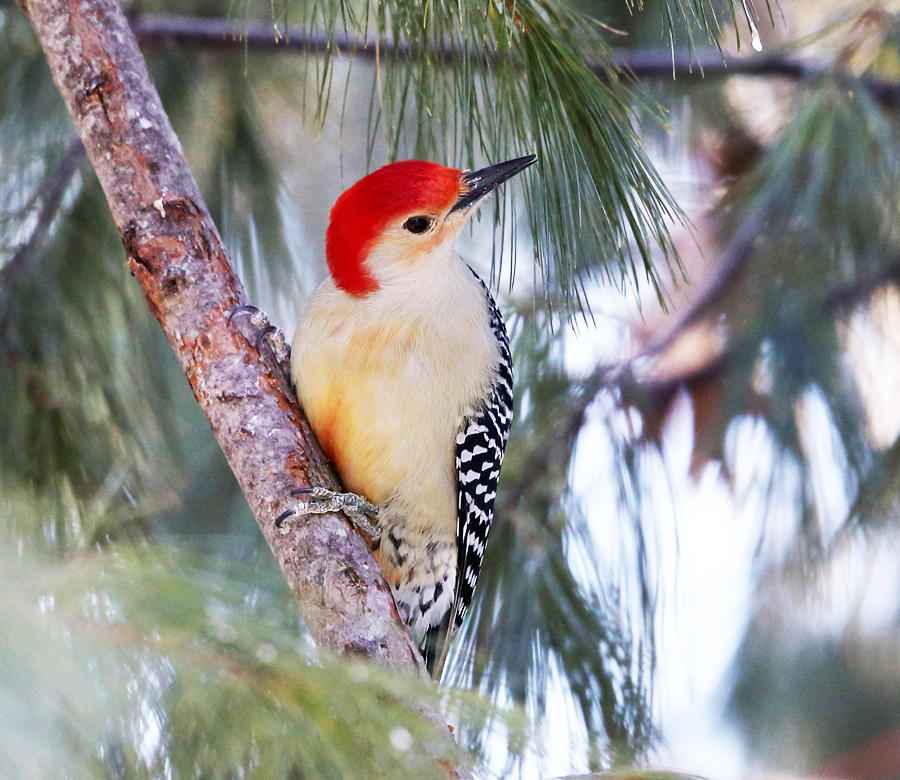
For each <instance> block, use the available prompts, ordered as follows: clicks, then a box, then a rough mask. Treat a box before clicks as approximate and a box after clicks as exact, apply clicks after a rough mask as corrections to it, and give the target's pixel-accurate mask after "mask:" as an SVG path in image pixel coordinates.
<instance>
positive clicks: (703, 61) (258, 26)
mask: <svg viewBox="0 0 900 780" xmlns="http://www.w3.org/2000/svg"><path fill="white" fill-rule="evenodd" d="M131 26H132V29H133V30H134V34H135V35H136V36H137V38H138V39H139V40H140V41H141V42H142V43H143V44H145V45H157V46H158V45H161V44H165V43H178V44H180V45H182V46H191V47H201V48H216V49H245V50H246V49H253V50H255V51H285V52H303V53H321V52H325V51H331V52H333V53H335V54H340V53H342V52H352V53H353V55H354V56H357V57H368V58H372V59H374V57H375V55H376V49H378V50H379V51H380V53H381V54H382V55H384V54H385V53H389V54H411V53H413V51H414V50H413V49H412V47H410V46H409V44H407V43H405V42H402V41H401V42H393V41H390V40H387V41H380V42H378V45H377V47H376V41H375V38H374V37H372V38H368V37H357V38H352V37H348V36H346V35H341V34H340V33H337V32H335V33H334V35H333V36H331V37H329V36H327V35H325V33H322V32H310V31H309V30H305V29H302V28H289V29H286V30H282V29H278V28H277V27H276V26H275V25H274V24H273V23H272V22H261V21H243V22H242V21H236V20H232V19H220V18H200V17H193V16H179V15H170V14H137V15H135V16H134V17H132V19H131ZM428 55H429V57H430V58H431V59H432V60H434V59H438V60H445V61H447V60H452V59H455V58H457V57H458V56H460V54H459V52H457V51H455V50H454V49H453V48H452V47H451V46H449V45H446V46H442V47H440V48H429V49H428ZM585 59H586V61H587V62H588V64H589V65H590V66H591V67H592V68H593V69H594V70H595V71H597V72H598V73H601V74H602V75H606V72H605V69H604V67H603V66H601V65H600V64H598V63H596V62H595V61H593V60H592V59H591V58H589V57H586V58H585ZM612 65H613V66H614V67H616V68H619V69H621V70H623V71H627V72H629V73H631V74H633V75H634V76H636V77H637V78H665V79H676V80H682V81H688V82H693V81H700V80H704V79H712V78H725V77H728V76H762V77H784V78H789V79H793V80H817V79H821V78H827V77H837V78H847V77H848V75H849V74H848V73H847V72H845V71H842V70H840V69H837V68H835V67H834V66H833V65H832V64H831V63H828V62H821V61H817V60H812V59H802V58H799V57H795V56H792V55H790V54H787V53H786V52H777V53H773V54H766V55H751V56H743V57H734V58H731V59H726V58H725V56H724V55H723V54H722V53H721V52H720V51H719V50H718V49H715V48H713V47H709V48H707V49H691V50H686V49H676V50H674V51H673V50H672V49H670V48H668V47H659V48H649V49H626V48H615V49H613V50H612ZM858 82H859V83H860V84H862V85H863V86H864V87H865V88H866V89H868V90H869V92H871V93H872V95H873V96H874V97H875V98H876V99H877V100H879V101H880V102H881V103H882V104H883V105H885V106H890V107H893V106H895V105H897V104H898V103H900V83H898V82H895V81H889V80H887V79H882V78H878V77H875V76H862V77H860V78H859V79H858Z"/></svg>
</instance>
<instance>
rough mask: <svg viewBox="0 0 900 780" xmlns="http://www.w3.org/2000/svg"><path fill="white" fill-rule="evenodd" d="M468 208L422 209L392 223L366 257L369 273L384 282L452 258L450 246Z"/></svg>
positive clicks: (451, 246)
mask: <svg viewBox="0 0 900 780" xmlns="http://www.w3.org/2000/svg"><path fill="white" fill-rule="evenodd" d="M470 211H471V210H470V209H460V210H458V211H452V212H451V211H450V210H449V209H447V211H445V212H443V213H434V212H427V211H421V212H414V213H410V214H406V215H404V216H402V217H400V218H399V219H397V220H395V221H393V222H391V223H390V224H389V225H388V226H387V228H385V230H384V231H383V232H382V234H381V237H380V238H379V239H378V242H377V243H376V244H375V246H373V247H372V249H371V250H370V252H369V255H368V257H367V258H366V266H367V267H368V269H369V272H370V273H371V274H372V275H373V276H374V277H375V278H376V280H378V281H379V282H384V281H388V280H390V279H392V278H396V277H398V276H405V275H406V274H408V273H410V272H412V271H414V270H416V269H419V268H424V267H426V266H434V265H435V264H440V263H445V262H447V261H448V260H449V259H451V258H452V257H453V246H454V245H455V244H456V239H457V238H458V237H459V234H460V233H461V232H462V229H463V226H464V225H465V224H466V217H467V216H468V215H469V213H470Z"/></svg>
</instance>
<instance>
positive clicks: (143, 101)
mask: <svg viewBox="0 0 900 780" xmlns="http://www.w3.org/2000/svg"><path fill="white" fill-rule="evenodd" d="M22 5H23V8H24V10H25V12H26V13H27V14H28V16H29V17H30V19H31V22H32V25H33V26H34V29H35V32H36V33H37V36H38V38H39V39H40V43H41V46H42V47H43V49H44V53H45V55H46V58H47V62H48V63H49V65H50V70H51V72H52V75H53V79H54V81H55V83H56V85H57V88H58V89H59V91H60V93H61V94H62V96H63V99H64V100H65V102H66V106H67V108H68V110H69V113H70V115H71V117H72V119H73V121H74V123H75V126H76V128H77V129H78V132H79V134H80V136H81V141H82V142H83V144H84V148H85V150H86V151H87V153H88V156H89V158H90V160H91V163H92V164H93V166H94V169H95V171H96V172H97V175H98V177H99V179H100V182H101V184H102V186H103V190H104V193H105V194H106V198H107V201H108V203H109V207H110V210H111V211H112V214H113V218H114V219H115V223H116V227H117V228H118V230H119V233H120V235H121V237H122V241H123V243H124V244H125V250H126V253H127V256H128V265H129V268H130V270H131V272H132V274H133V275H134V276H136V277H137V279H138V281H139V282H140V284H141V287H142V288H143V290H144V294H145V295H146V298H147V303H148V306H149V308H150V311H151V312H152V313H153V315H154V316H155V317H156V318H157V320H158V321H159V323H160V325H161V326H162V328H163V330H164V331H165V333H166V336H167V337H168V339H169V342H170V343H171V345H172V348H173V349H174V351H175V353H176V355H177V356H178V359H179V361H180V363H181V366H182V368H183V369H184V372H185V375H186V376H187V379H188V382H189V383H190V385H191V388H192V390H193V392H194V396H195V397H196V398H197V401H198V402H199V403H200V405H201V407H202V408H203V411H204V413H205V414H206V416H207V418H208V419H209V422H210V425H211V427H212V430H213V433H214V435H215V437H216V439H217V441H218V442H219V445H220V446H221V447H222V450H223V451H224V453H225V456H226V458H227V459H228V463H229V465H230V466H231V468H232V470H233V471H234V474H235V476H236V478H237V480H238V483H239V484H240V486H241V489H242V490H243V492H244V495H245V496H246V498H247V501H248V502H249V504H250V507H251V509H252V510H253V514H254V515H255V516H256V519H257V521H258V522H259V526H260V529H261V530H262V532H263V535H264V536H265V538H266V540H267V542H268V543H269V546H270V547H271V548H272V551H273V553H274V554H275V557H276V559H277V560H278V563H279V565H280V566H281V569H282V571H283V572H284V576H285V577H286V579H287V581H288V583H289V585H290V587H291V590H292V592H293V594H294V596H295V598H296V600H297V602H298V604H299V606H300V610H301V612H302V614H303V617H304V619H305V621H306V623H307V625H308V626H309V629H310V631H311V632H312V634H313V636H314V637H315V639H316V641H317V642H319V643H320V644H321V645H323V646H325V647H328V648H331V649H333V650H335V651H337V652H339V653H344V652H346V653H356V654H362V655H364V656H367V657H369V658H372V659H376V660H378V661H380V662H383V663H386V664H389V665H392V666H395V667H398V668H404V669H409V670H415V671H416V672H418V673H420V674H424V672H423V669H424V667H423V665H422V659H421V656H420V655H419V652H418V650H417V649H416V647H415V646H414V645H413V643H412V640H411V638H410V636H409V633H408V631H407V630H406V628H405V627H404V626H403V624H402V623H401V622H400V620H399V618H398V616H397V611H396V608H395V606H394V602H393V599H392V597H391V592H390V589H389V588H388V586H387V584H386V583H385V581H384V578H383V577H382V575H381V571H380V569H379V567H378V565H377V564H376V563H375V560H374V559H373V558H372V556H371V553H370V552H369V550H368V549H367V547H366V545H365V543H364V542H363V540H362V538H361V537H360V536H359V535H358V534H356V533H351V532H349V527H348V523H347V522H346V521H345V520H344V519H343V518H342V517H340V516H338V515H322V516H316V517H313V518H312V519H310V520H309V521H308V522H304V523H299V524H293V525H292V526H291V527H290V529H289V530H288V532H287V533H280V532H279V531H278V530H277V529H276V528H275V518H276V517H278V515H279V514H280V513H281V512H282V511H284V509H285V508H287V507H288V506H289V505H290V504H291V503H292V502H291V498H290V491H291V489H293V488H296V487H299V486H307V485H311V484H313V485H325V486H328V487H336V486H337V481H336V479H335V477H334V475H333V474H332V472H331V471H330V470H329V467H328V465H327V463H326V461H325V459H324V457H323V456H322V453H321V451H320V449H319V447H318V445H317V444H316V442H315V440H314V437H313V435H312V433H311V431H310V429H309V426H308V424H307V423H306V421H305V419H304V417H303V416H302V414H301V413H300V411H299V409H298V408H297V405H296V400H295V399H294V397H293V394H292V391H291V388H290V387H289V386H288V383H287V382H286V381H285V380H284V378H283V377H281V376H278V375H277V373H278V372H273V371H270V370H268V369H267V368H266V366H265V365H264V364H263V363H262V362H261V361H260V359H259V355H258V353H257V351H256V349H255V348H254V347H253V345H251V344H249V343H248V342H247V340H246V339H244V338H243V337H242V336H241V335H239V334H238V333H236V332H235V330H234V329H233V328H232V327H230V326H229V323H228V319H227V318H228V314H229V312H230V311H231V310H232V309H234V307H235V306H238V305H242V304H245V303H247V296H246V294H245V292H244V289H243V287H242V285H241V283H240V280H239V279H238V278H237V277H236V276H235V275H234V273H233V271H232V270H231V267H230V266H229V264H228V260H227V258H226V256H225V251H224V248H223V246H222V241H221V238H220V236H219V234H218V231H217V230H216V227H215V225H214V224H213V222H212V219H211V218H210V216H209V213H208V212H207V209H206V206H205V204H204V202H203V198H202V196H201V194H200V192H199V190H198V188H197V184H196V182H195V181H194V179H193V177H192V176H191V173H190V171H189V169H188V165H187V162H186V161H185V159H184V156H183V153H182V150H181V146H180V144H179V142H178V139H177V138H176V136H175V134H174V132H173V130H172V128H171V125H170V124H169V121H168V118H167V116H166V114H165V112H164V111H163V108H162V105H161V103H160V100H159V96H158V95H157V93H156V90H155V89H154V87H153V85H152V83H151V81H150V78H149V76H148V75H147V70H146V66H145V63H144V59H143V57H142V56H141V53H140V51H139V50H138V48H137V43H136V41H135V39H134V36H133V35H132V33H131V30H130V29H129V26H128V22H127V20H126V18H125V16H124V15H123V13H122V11H121V9H120V8H119V5H118V3H117V2H116V0H80V1H79V2H71V1H68V2H67V1H66V0H23V2H22ZM429 717H430V718H431V719H433V720H436V721H439V720H440V717H439V716H435V714H434V713H431V714H430V715H429Z"/></svg>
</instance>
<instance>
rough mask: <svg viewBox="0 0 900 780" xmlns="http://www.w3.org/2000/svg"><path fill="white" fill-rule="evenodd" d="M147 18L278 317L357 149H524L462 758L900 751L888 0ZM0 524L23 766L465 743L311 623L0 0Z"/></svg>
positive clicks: (463, 661)
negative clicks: (499, 456)
mask: <svg viewBox="0 0 900 780" xmlns="http://www.w3.org/2000/svg"><path fill="white" fill-rule="evenodd" d="M128 11H129V13H130V14H131V15H132V18H133V20H134V26H135V29H136V30H137V31H138V33H139V37H140V39H141V41H142V43H143V48H144V51H145V55H146V57H147V60H148V64H149V67H150V71H151V73H152V75H153V78H154V81H155V83H156V85H157V88H158V89H159V92H160V94H161V96H162V99H163V103H164V105H165V107H166V109H167V111H168V114H169V117H170V119H171V121H172V123H173V125H174V127H175V130H176V132H177V133H178V135H179V137H180V139H181V141H182V144H183V145H184V148H185V152H186V154H187V157H188V160H189V162H190V164H191V166H192V168H193V171H194V174H195V176H196V177H197V179H198V181H199V182H200V185H201V189H202V191H203V193H204V196H205V198H206V200H207V204H208V206H209V208H210V210H211V213H212V214H213V217H214V219H215V221H216V224H217V225H218V227H219V229H220V230H221V231H222V234H223V237H224V239H225V243H226V246H227V248H228V251H229V253H230V256H231V258H232V261H233V263H234V265H235V267H236V269H237V270H238V272H239V275H240V276H241V278H242V280H243V282H244V284H245V285H246V287H247V289H248V292H249V293H250V297H251V299H252V300H253V301H254V302H255V303H257V304H258V305H259V306H260V307H261V308H263V309H264V310H266V311H267V312H268V313H269V314H270V316H271V318H272V320H273V321H274V322H275V323H276V324H278V325H280V326H281V327H282V328H284V330H285V331H286V332H287V333H288V334H290V333H291V331H292V329H293V327H294V324H295V323H296V321H297V319H298V318H299V315H300V313H301V312H302V310H303V306H304V302H305V300H306V298H307V297H308V295H309V294H310V292H311V291H312V290H313V289H314V288H315V286H316V285H317V284H318V282H319V281H320V280H321V279H322V278H323V277H324V275H325V273H326V271H325V265H324V250H323V240H322V237H323V235H324V230H325V226H326V223H327V215H328V210H329V208H330V206H331V204H332V203H333V202H334V199H335V198H336V197H337V196H338V195H339V194H340V192H341V191H342V190H343V189H344V188H346V187H347V186H349V185H350V184H352V183H353V182H354V181H355V180H356V179H358V178H360V177H361V176H362V175H364V174H365V173H366V172H367V171H369V170H371V169H373V168H374V167H378V166H379V165H381V164H383V163H385V162H387V161H389V160H393V159H404V158H407V157H413V156H414V157H421V158H427V159H432V160H435V161H439V162H443V163H447V164H451V165H455V166H457V167H474V166H477V165H481V164H486V163H489V162H498V161H500V160H502V159H507V158H509V157H513V156H516V155H517V154H520V153H528V152H532V151H536V152H538V153H539V155H540V161H539V164H538V165H537V166H535V167H534V168H532V169H530V170H529V172H528V173H527V174H526V175H524V176H522V177H519V178H520V179H521V181H516V182H514V183H513V184H512V186H510V187H508V188H507V190H506V191H505V192H504V193H503V194H502V195H501V196H500V198H499V199H498V200H497V201H496V203H494V204H489V205H488V206H486V207H485V208H484V209H483V210H482V215H481V219H480V221H479V222H478V223H477V224H476V225H474V226H473V229H472V230H471V231H470V232H469V233H467V234H466V235H465V236H464V238H463V239H462V241H461V244H460V253H461V255H462V256H463V257H464V258H465V259H466V260H467V262H469V263H470V264H472V265H473V267H475V268H476V269H477V270H478V271H479V272H480V273H481V274H482V275H483V276H484V277H485V278H486V279H490V280H491V282H492V287H493V289H494V290H495V291H496V294H497V296H498V300H499V302H500V304H501V308H502V309H503V311H504V312H505V314H506V317H507V322H508V325H509V327H510V332H511V337H512V339H513V343H514V361H515V365H516V375H517V376H516V381H517V390H516V401H517V413H516V418H515V421H514V428H513V434H512V438H511V441H510V444H509V448H508V455H507V460H506V464H505V466H504V472H503V475H502V479H501V489H500V493H499V496H498V506H497V513H496V520H495V526H494V528H493V530H492V533H491V541H490V544H489V547H488V554H487V559H486V563H485V568H484V571H483V574H482V578H481V581H480V585H479V590H478V593H477V597H476V602H475V605H474V609H473V610H472V611H471V616H470V618H469V619H468V621H467V623H466V626H465V627H464V630H463V632H462V635H461V636H460V638H459V640H458V641H457V643H456V645H455V648H454V651H453V654H452V656H451V659H450V662H449V664H448V670H447V674H446V675H445V678H444V685H443V687H442V688H441V691H440V701H441V704H442V706H443V707H444V709H445V712H446V713H447V717H448V719H449V720H450V721H451V722H452V723H454V724H455V726H456V736H457V738H458V741H459V744H460V746H461V751H460V754H459V760H460V761H468V762H470V763H471V764H472V765H473V767H474V770H475V772H476V775H477V776H479V777H492V776H500V777H508V776H513V777H514V776H522V777H529V778H530V777H549V776H558V775H563V774H570V773H577V772H586V771H589V770H594V771H600V770H607V769H611V768H625V767H643V768H648V767H649V768H660V769H663V768H664V769H670V770H678V771H681V772H685V773H691V774H698V775H704V776H707V777H711V778H731V777H769V776H774V775H780V776H781V775H790V776H839V777H860V778H863V777H865V778H897V777H900V758H898V756H900V599H898V597H900V576H898V565H897V561H898V552H900V550H898V538H900V535H898V530H900V522H898V521H900V500H898V499H900V438H898V436H900V293H898V286H897V285H898V282H900V234H898V230H897V227H896V225H897V217H898V205H900V154H898V150H900V126H898V112H900V3H893V2H840V3H837V2H830V1H828V2H826V0H782V2H781V3H779V4H775V3H774V0H773V2H772V4H771V6H770V5H768V4H766V3H765V2H761V1H760V0H756V1H755V2H752V1H751V0H746V1H745V0H740V1H739V2H728V0H723V2H716V1H715V0H644V2H643V3H633V2H624V0H604V1H600V0H598V1H596V2H590V1H588V0H582V1H580V2H575V1H574V0H572V1H571V2H566V1H565V0H540V1H539V0H528V2H519V1H518V0H517V1H516V2H511V3H504V2H490V1H487V0H479V2H473V1H472V0H465V1H463V0H459V2H455V3H449V4H445V3H440V2H429V3H412V2H401V0H393V1H392V2H387V3H383V4H377V3H369V4H366V3H364V2H361V3H347V2H337V0H320V2H311V3H304V2H281V1H280V0H279V2H274V3H253V2H249V0H246V1H245V2H234V0H231V2H224V1H221V0H205V1H204V0H187V1H186V2H181V3H178V4H172V3H166V2H164V0H157V1H155V2H154V1H147V2H135V3H132V4H131V5H130V6H129V7H128ZM163 28H165V29H166V30H168V32H167V33H165V34H163V33H162V32H160V31H161V30H162V29H163ZM209 29H212V30H214V31H215V30H219V31H220V32H219V33H218V34H213V35H201V34H200V33H199V32H198V30H207V31H208V30H209ZM222 29H227V30H228V31H229V32H228V33H227V34H226V35H224V36H223V35H222V34H221V30H222ZM235 31H239V32H245V33H246V35H244V36H240V35H236V34H235ZM375 42H377V44H378V46H377V50H376V47H375V46H374V43H375ZM276 44H277V45H276ZM723 62H725V63H730V66H729V67H728V68H725V67H723ZM750 71H753V72H750ZM673 75H677V78H673ZM0 542H2V544H0V692H2V694H0V776H3V777H7V776H8V777H51V776H68V777H97V776H114V777H169V776H174V777H181V776H189V775H196V776H204V777H206V776H210V777H243V776H260V777H266V776H296V777H307V776H308V777H366V776H371V775H372V774H375V773H377V774H381V775H382V776H385V777H399V776H410V777H424V776H428V775H429V774H430V773H434V772H436V771H438V773H439V774H440V772H439V770H437V769H436V767H435V764H434V762H433V756H434V755H435V754H436V752H440V751H441V750H443V749H445V748H446V745H443V743H442V741H441V740H442V739H444V740H445V739H446V738H445V737H441V736H440V735H437V734H435V733H433V732H432V731H431V730H430V728H429V727H428V726H427V724H423V723H421V722H419V720H418V719H417V718H416V716H415V715H414V714H413V713H411V712H409V711H408V710H407V709H406V708H405V707H404V701H407V700H408V697H409V696H410V695H413V694H415V695H422V694H423V692H422V691H420V690H418V689H417V688H416V687H415V686H412V687H411V683H409V682H408V681H403V680H400V679H397V678H396V677H394V676H393V675H390V674H388V673H387V672H383V671H379V670H373V669H369V668H367V667H365V666H362V665H360V664H358V663H354V664H349V665H348V664H346V663H342V662H339V661H335V660H334V659H330V658H328V657H327V656H326V655H325V654H323V653H321V652H319V651H317V650H316V649H315V648H314V647H313V646H312V643H311V640H310V639H309V637H308V635H307V634H306V631H305V628H304V627H303V625H302V623H301V622H300V620H299V618H298V616H297V613H296V607H295V605H294V604H293V602H292V600H291V597H290V594H289V592H288V590H287V588H286V586H285V584H284V582H283V580H282V579H281V576H280V573H279V572H278V569H277V566H276V565H275V563H274V560H273V559H272V557H271V554H270V553H269V551H268V548H267V547H266V545H265V542H264V540H263V538H262V536H261V535H260V533H259V531H258V529H257V526H256V524H255V522H254V520H253V517H252V515H251V513H250V511H249V509H248V507H247V505H246V503H245V501H244V499H243V497H242V495H241V493H240V491H239V490H238V488H237V486H236V484H235V481H234V479H233V477H232V475H231V472H230V471H229V469H228V467H227V464H226V463H225V460H224V458H223V456H222V454H221V452H220V451H219V449H218V447H217V445H216V443H215V441H214V440H213V438H212V436H211V434H210V431H209V428H208V425H207V423H206V421H205V419H204V418H203V416H202V414H201V412H200V409H199V407H198V406H197V404H196V403H195V402H194V400H193V398H192V396H191V393H190V390H189V387H188V385H187V383H186V381H185V380H184V377H183V376H182V374H181V372H180V368H179V366H178V363H177V361H176V360H175V359H174V357H173V355H172V354H171V351H170V349H169V347H168V345H167V344H166V342H165V340H164V338H163V335H162V333H161V332H160V330H159V328H158V326H157V324H156V322H155V321H154V320H153V318H152V316H151V315H150V314H149V313H148V311H147V307H146V304H145V303H144V301H143V298H142V295H141V292H140V289H139V287H138V285H137V284H136V283H135V281H134V280H133V279H131V277H130V276H129V274H128V271H127V267H126V265H125V260H124V252H123V249H122V246H121V243H120V241H119V239H118V236H117V234H116V231H115V227H114V225H113V222H112V219H111V217H110V215H109V213H108V210H107V207H106V203H105V201H104V198H103V195H102V192H101V190H100V188H99V185H98V183H97V181H96V177H95V176H94V174H93V172H92V170H91V169H90V166H89V165H88V164H87V162H86V159H85V157H84V154H83V150H82V149H81V146H80V142H78V140H77V139H76V138H75V137H74V132H73V129H72V126H71V123H70V121H69V119H68V117H67V115H66V113H65V109H64V106H63V104H62V101H61V99H60V98H59V96H58V94H57V92H56V90H55V88H54V86H53V84H52V82H51V80H50V77H49V72H48V70H47V67H46V64H45V63H44V60H43V56H42V53H41V51H40V47H39V46H38V44H37V42H36V40H35V38H34V36H33V34H32V32H31V30H30V28H29V25H28V22H27V19H26V18H25V16H24V14H22V13H21V11H20V10H19V8H18V6H17V5H16V4H15V3H14V2H11V0H0ZM425 695H427V692H426V693H425Z"/></svg>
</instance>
